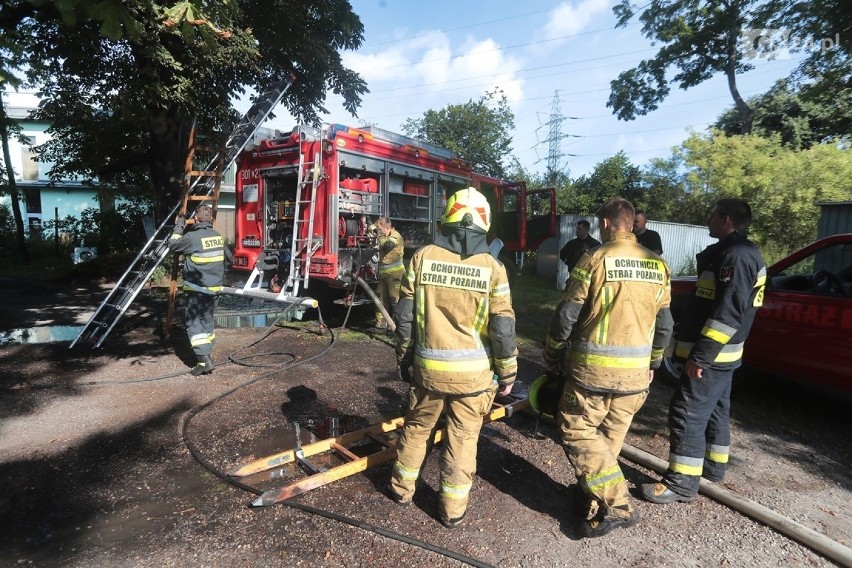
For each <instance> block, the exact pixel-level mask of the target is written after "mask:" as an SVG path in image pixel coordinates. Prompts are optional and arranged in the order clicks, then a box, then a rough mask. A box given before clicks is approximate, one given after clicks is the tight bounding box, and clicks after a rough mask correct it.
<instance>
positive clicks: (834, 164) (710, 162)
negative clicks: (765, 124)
mask: <svg viewBox="0 0 852 568" xmlns="http://www.w3.org/2000/svg"><path fill="white" fill-rule="evenodd" d="M680 151H681V152H682V153H683V165H684V170H685V176H684V180H685V184H686V191H687V194H688V197H687V199H688V201H690V202H691V205H690V209H691V210H694V211H696V212H698V211H703V212H704V216H705V217H706V215H707V213H709V211H710V209H711V208H712V206H713V203H714V202H715V201H716V200H717V199H720V198H723V197H739V198H742V199H745V200H746V201H747V202H749V203H750V204H751V206H752V208H753V213H754V223H753V225H752V228H751V230H750V234H751V236H752V238H753V239H754V240H755V241H756V242H757V243H758V245H759V246H760V248H761V251H762V252H763V254H764V257H765V258H766V259H767V260H768V261H770V262H771V261H772V260H774V259H778V258H781V257H782V256H783V255H784V254H786V253H789V252H791V251H792V250H795V249H797V248H800V247H802V246H804V245H806V244H808V243H809V242H811V241H812V240H813V239H814V238H815V237H816V230H817V224H818V221H819V206H818V203H819V202H821V201H839V200H842V199H847V198H848V196H849V195H852V150H850V149H849V148H844V147H841V146H838V145H834V144H820V145H817V146H813V147H812V148H810V149H808V150H804V151H801V152H795V151H793V150H791V149H789V148H786V147H784V146H783V145H782V144H781V141H780V137H779V136H778V135H774V136H772V137H769V138H764V137H760V136H756V135H738V136H725V135H724V133H722V132H720V131H713V132H711V133H708V134H695V133H694V134H692V135H691V136H690V137H689V138H688V139H687V140H686V141H684V142H683V144H682V147H681V150H680Z"/></svg>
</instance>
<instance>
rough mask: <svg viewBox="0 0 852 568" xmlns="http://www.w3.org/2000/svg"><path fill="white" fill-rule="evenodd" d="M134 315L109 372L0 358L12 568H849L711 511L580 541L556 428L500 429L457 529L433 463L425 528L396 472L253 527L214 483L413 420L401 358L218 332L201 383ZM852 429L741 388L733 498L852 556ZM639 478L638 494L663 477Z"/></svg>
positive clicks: (370, 345)
mask: <svg viewBox="0 0 852 568" xmlns="http://www.w3.org/2000/svg"><path fill="white" fill-rule="evenodd" d="M106 290H107V288H105V287H103V286H87V287H82V288H75V287H55V286H49V285H36V284H34V283H21V282H10V281H0V330H10V329H15V328H32V327H37V326H61V325H74V324H77V325H79V324H82V323H84V322H85V321H86V320H87V318H88V315H89V313H91V311H92V309H93V308H94V306H96V305H97V302H98V301H99V300H100V299H101V298H102V297H103V295H104V293H105V291H106ZM131 312H132V313H130V314H129V315H128V316H127V317H126V318H125V320H124V321H123V325H122V326H121V327H120V329H119V330H117V331H116V332H114V333H113V335H112V336H111V337H110V338H109V339H108V340H107V342H106V344H105V346H104V348H103V349H101V350H99V351H98V352H96V353H89V352H87V351H85V350H82V351H78V350H74V351H71V350H69V349H68V342H67V341H66V342H57V343H41V344H18V343H11V342H7V343H6V344H2V343H0V483H2V488H3V490H2V491H0V526H2V530H0V565H4V566H12V565H15V566H26V565H35V566H52V565H62V566H93V565H100V566H134V567H136V566H365V567H366V566H371V567H373V566H378V567H384V566H387V567H395V566H422V565H431V566H435V567H443V566H462V565H465V563H468V564H473V565H493V566H566V565H580V566H583V565H589V566H831V565H834V563H833V562H832V561H831V560H829V559H827V558H826V557H824V556H822V555H820V554H819V553H817V552H815V551H813V550H811V549H810V548H808V547H806V546H804V545H802V544H799V543H798V542H796V541H794V540H790V539H789V538H787V537H785V536H783V535H781V534H780V533H779V532H777V531H775V530H774V529H772V528H769V527H767V526H765V525H762V524H760V523H758V522H755V521H753V520H751V519H749V518H748V517H745V516H743V515H741V514H740V513H737V512H735V511H733V510H732V509H729V508H728V507H726V506H724V505H722V504H719V503H717V502H715V501H713V500H711V499H708V498H707V497H703V496H702V497H699V498H698V499H697V500H696V501H695V502H693V503H690V504H683V503H676V504H672V505H665V506H660V505H652V504H649V503H644V502H639V504H638V507H639V511H640V514H641V517H642V518H641V522H640V523H639V524H638V525H637V526H635V527H632V528H629V529H626V530H625V529H618V530H616V531H614V532H613V533H611V534H610V535H607V536H606V537H603V538H599V539H582V538H581V537H580V532H579V528H578V520H577V519H576V518H575V517H574V516H573V514H572V513H571V508H570V500H569V495H570V492H569V490H568V487H569V486H570V485H572V484H573V483H575V479H574V475H573V473H572V472H571V469H570V467H569V464H568V461H567V459H566V458H565V455H564V453H563V452H562V450H561V448H560V447H559V445H558V442H557V436H556V432H555V429H554V428H553V427H552V426H549V425H547V424H537V422H536V420H535V419H534V418H533V417H531V416H529V415H526V414H522V413H519V414H515V415H513V416H512V417H510V418H508V419H506V420H504V421H500V422H496V423H493V424H489V425H486V426H485V427H484V428H483V432H482V437H481V440H480V444H479V461H478V464H479V466H478V474H477V479H476V482H475V484H474V489H473V492H472V497H471V508H470V511H469V514H468V517H467V520H466V523H465V524H464V525H462V526H461V527H459V528H456V529H451V530H450V529H445V528H443V527H442V526H441V525H440V524H439V523H438V521H437V518H436V512H437V493H436V491H437V484H438V467H437V453H438V452H437V451H435V452H433V453H432V455H431V456H430V457H429V458H428V459H427V462H426V465H425V469H424V473H423V481H422V483H421V485H420V487H419V489H418V492H417V494H416V496H415V499H414V505H413V506H410V507H400V506H398V505H396V504H395V503H394V502H393V501H391V500H390V499H389V498H388V497H387V495H386V493H385V485H386V483H387V479H388V476H389V471H390V466H389V465H383V466H379V467H377V468H375V469H373V470H370V471H368V472H366V473H363V474H357V475H354V476H351V477H348V478H346V479H343V480H340V481H337V482H334V483H332V484H330V485H327V486H325V487H322V488H319V489H315V490H313V491H310V492H308V493H306V494H304V495H301V496H299V497H296V498H294V499H293V503H292V504H293V505H295V506H288V504H287V503H282V504H278V505H274V506H270V507H252V506H251V503H252V501H254V499H255V498H256V495H255V494H254V493H252V492H251V491H247V490H245V489H241V488H238V487H235V486H233V485H231V484H229V483H227V482H226V481H225V480H223V479H222V478H220V477H217V473H219V474H220V473H222V472H227V471H231V470H232V469H233V468H235V467H237V466H239V465H241V464H243V463H246V462H247V461H250V460H251V459H253V458H256V457H261V456H264V455H269V454H271V453H274V452H277V451H281V450H284V449H286V448H288V447H293V444H294V442H295V433H294V432H295V430H294V428H295V424H296V423H298V424H299V428H300V432H301V440H302V441H303V442H304V443H308V442H310V441H312V440H314V439H322V438H324V437H327V436H328V435H329V432H330V430H329V428H330V427H333V426H334V425H335V424H336V425H339V427H340V428H342V429H343V430H345V431H347V430H353V429H357V428H361V427H364V426H366V425H369V424H373V423H378V422H381V421H384V420H387V419H390V418H393V417H396V416H398V415H399V410H400V407H401V405H402V400H403V394H404V392H405V388H404V384H403V383H400V382H399V381H398V380H397V378H396V376H395V365H394V355H393V349H392V347H391V342H390V338H388V337H386V336H374V335H370V334H368V333H366V332H364V331H361V330H359V329H358V328H362V327H363V326H364V322H365V321H366V319H367V318H368V317H369V309H367V308H359V309H357V310H355V311H354V313H353V314H352V316H351V317H350V319H349V320H347V329H342V328H341V327H340V325H341V323H343V319H344V316H345V313H344V312H343V311H342V310H340V309H339V310H338V311H337V312H334V313H328V314H324V315H325V316H326V321H327V322H328V323H329V325H330V326H331V327H332V328H333V332H329V331H327V330H326V331H324V332H323V333H319V332H318V331H319V330H320V327H319V325H318V324H317V323H316V321H309V322H302V323H292V324H286V325H284V326H283V327H276V328H274V329H265V328H264V329H251V328H242V329H221V328H220V329H219V330H217V337H218V344H217V348H216V352H215V353H214V360H215V361H216V362H217V364H219V366H218V367H217V369H216V371H215V372H214V373H213V374H212V375H210V376H207V377H202V378H194V377H192V376H190V375H189V374H187V373H186V371H187V370H188V365H189V364H190V363H191V359H192V355H191V352H190V351H189V349H188V348H187V347H186V344H185V336H184V335H182V333H181V332H180V330H179V329H178V330H176V333H175V337H174V338H173V339H172V340H169V341H164V340H162V339H161V335H160V331H161V325H162V319H163V314H164V312H165V305H164V303H163V302H162V300H157V299H156V298H155V297H154V296H152V295H151V294H150V293H148V292H143V293H142V294H141V295H140V298H138V299H137V302H136V303H135V304H134V308H133V309H132V310H131ZM519 317H523V314H522V311H521V310H519ZM350 328H351V329H350ZM0 336H2V334H0ZM332 343H333V345H332ZM329 345H332V346H331V347H330V348H329ZM539 358H540V348H539V347H538V346H536V345H526V346H523V348H522V353H521V358H520V365H521V367H520V372H521V381H522V383H527V384H528V383H529V381H530V380H531V379H532V378H534V377H535V376H537V375H538V374H539V373H540V371H541V367H540V365H539ZM233 361H237V362H238V363H239V364H237V363H235V362H233ZM220 363H221V364H220ZM522 389H523V384H522V385H521V386H520V387H519V390H522ZM671 392H672V389H671V386H670V385H669V384H667V383H666V382H664V381H660V380H658V381H655V383H654V384H653V388H652V391H651V395H650V397H649V399H648V402H647V403H646V405H645V407H644V408H643V409H642V411H641V412H640V414H639V415H638V416H637V418H636V420H635V422H634V426H633V428H632V430H631V433H630V434H629V436H628V439H627V442H628V443H629V444H631V445H633V446H635V447H638V448H641V449H643V450H646V451H648V452H650V453H652V454H654V455H656V456H659V457H661V458H664V459H665V458H666V457H667V452H668V442H667V427H666V412H667V405H668V400H669V397H670V396H671ZM848 408H849V401H844V400H839V399H836V398H835V397H831V396H827V395H825V394H820V393H812V392H809V391H805V390H802V389H801V388H799V387H797V386H794V385H790V384H787V383H783V382H780V381H778V380H776V379H774V378H771V377H759V376H743V377H739V378H738V379H737V383H736V385H735V390H734V395H733V420H732V422H733V428H734V433H733V446H734V447H733V450H732V453H733V455H732V463H731V468H730V471H729V477H728V479H727V480H726V481H725V483H724V484H723V485H724V487H726V488H727V489H730V490H731V491H734V492H736V493H737V494H739V495H742V496H744V497H747V498H749V499H752V500H754V501H756V502H758V503H760V504H762V505H764V506H766V507H769V508H771V509H773V510H775V511H778V512H779V513H781V514H783V515H786V516H788V517H790V518H791V519H793V520H795V521H796V522H798V523H801V524H802V525H804V526H806V527H808V528H810V529H813V530H815V531H818V532H820V533H822V534H824V535H826V536H827V537H829V538H831V539H833V540H835V541H837V542H839V543H841V544H843V545H845V546H847V547H848V546H852V515H850V503H852V473H850V466H852V447H850V443H849V440H850V439H852V421H849V419H848ZM320 463H322V462H320ZM622 468H623V470H624V473H625V475H626V476H627V477H628V479H629V481H630V483H631V485H633V486H636V485H638V484H641V483H645V482H648V481H650V480H652V479H656V477H657V476H656V474H654V473H653V472H651V471H649V470H647V469H645V468H643V467H641V466H638V465H636V464H633V463H631V462H629V461H623V462H622ZM275 475H276V476H277V477H276V478H274V479H260V478H252V479H249V480H248V482H249V484H250V485H251V486H252V487H253V488H257V489H261V490H265V489H269V488H273V487H277V486H280V485H284V484H286V483H289V482H291V481H293V480H295V479H296V478H297V476H301V475H304V473H303V472H302V471H301V470H297V469H296V467H295V466H287V467H284V468H282V469H280V470H277V471H276V474H275ZM477 563H478V564H477Z"/></svg>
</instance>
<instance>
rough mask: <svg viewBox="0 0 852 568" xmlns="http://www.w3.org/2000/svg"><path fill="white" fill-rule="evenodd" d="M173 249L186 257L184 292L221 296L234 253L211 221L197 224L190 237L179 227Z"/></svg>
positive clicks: (170, 242)
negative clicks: (231, 255) (228, 261)
mask: <svg viewBox="0 0 852 568" xmlns="http://www.w3.org/2000/svg"><path fill="white" fill-rule="evenodd" d="M167 245H168V247H169V250H171V251H172V252H175V253H179V254H183V255H184V263H183V289H184V290H187V291H191V292H200V293H202V294H218V293H219V292H221V291H222V280H223V279H224V277H225V256H226V255H227V256H228V257H229V258H230V252H231V251H230V250H228V248H227V247H226V246H225V239H224V238H223V237H222V235H220V234H219V233H218V232H217V231H214V230H213V224H212V223H208V222H199V223H194V224H193V225H191V226H190V228H189V230H188V231H187V232H186V234H185V235H184V234H183V227H181V226H178V225H176V226H175V228H174V230H173V232H172V236H171V240H169V242H168V243H167Z"/></svg>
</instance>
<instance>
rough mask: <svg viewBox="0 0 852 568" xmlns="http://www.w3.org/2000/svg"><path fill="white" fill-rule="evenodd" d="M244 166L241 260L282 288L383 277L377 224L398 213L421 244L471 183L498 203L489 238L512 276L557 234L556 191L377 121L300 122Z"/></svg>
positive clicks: (248, 153) (251, 149)
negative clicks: (485, 168) (488, 169)
mask: <svg viewBox="0 0 852 568" xmlns="http://www.w3.org/2000/svg"><path fill="white" fill-rule="evenodd" d="M237 168H238V169H237V180H236V250H235V251H234V268H235V269H238V270H245V271H252V275H251V277H250V278H249V285H254V283H255V282H256V283H257V284H256V285H257V286H258V287H261V286H262V285H267V286H268V287H269V289H270V290H271V291H273V292H280V293H281V294H282V296H287V297H298V296H299V294H300V293H302V292H303V291H304V290H305V288H307V286H308V283H309V282H312V281H321V282H324V283H326V284H328V285H330V286H331V287H332V288H339V289H341V290H344V291H345V290H351V289H352V288H353V287H354V283H355V281H356V279H357V277H361V278H363V279H364V280H365V281H366V282H368V283H372V282H375V280H376V262H377V259H378V256H377V254H376V251H375V250H374V249H373V248H372V244H373V241H372V238H371V235H370V234H368V233H369V232H368V227H369V226H370V225H371V224H372V223H373V222H374V221H375V220H376V219H377V218H378V217H380V216H387V217H390V219H391V220H392V222H393V225H394V227H395V228H396V229H397V230H398V231H399V232H400V233H401V234H402V236H403V237H404V238H405V246H406V252H413V251H414V250H415V249H416V248H417V247H420V246H422V245H424V244H427V243H430V242H432V239H433V237H434V236H435V234H436V231H437V230H438V227H437V221H438V220H439V219H440V216H441V212H442V210H443V207H444V204H445V203H446V200H447V197H448V196H450V195H452V194H453V193H454V192H456V191H458V190H459V189H463V188H466V187H469V186H473V187H476V188H478V189H479V190H480V191H481V192H482V193H483V194H484V195H485V196H486V197H487V198H488V200H489V202H490V204H491V210H492V219H493V220H492V229H491V234H490V235H489V242H491V243H492V244H495V241H496V239H498V238H499V239H500V240H501V241H502V244H503V249H502V251H501V252H500V253H499V256H498V258H500V260H502V261H503V262H504V264H506V266H507V271H508V272H510V273H511V274H512V275H514V273H515V272H516V271H517V270H519V269H520V267H521V265H522V261H523V252H524V251H527V250H536V249H537V248H538V246H539V245H540V244H541V242H542V241H544V240H545V239H547V238H549V237H552V236H554V235H555V234H556V215H555V205H556V204H555V192H554V190H553V189H543V190H535V191H530V190H527V189H526V186H525V184H523V183H507V182H503V181H501V180H498V179H494V178H491V177H488V176H484V175H480V174H477V173H475V172H473V170H472V168H471V165H470V164H469V163H468V162H466V161H464V160H462V159H460V158H459V157H458V156H457V155H456V154H455V153H453V152H451V151H449V150H446V149H442V148H438V147H435V146H432V145H430V144H427V143H424V142H421V141H418V140H414V139H412V138H408V137H405V136H402V135H399V134H394V133H392V132H388V131H385V130H382V129H379V128H376V127H367V128H351V127H347V126H343V125H340V124H333V125H330V126H327V127H324V128H322V129H316V128H311V127H306V126H297V127H296V128H294V129H293V131H292V132H289V133H286V134H283V135H278V134H276V135H275V136H273V137H270V138H267V139H264V140H261V141H259V142H258V143H256V144H252V145H250V146H247V147H246V149H245V150H244V151H243V152H242V153H241V154H240V156H239V157H238V159H237ZM494 248H497V247H492V249H494ZM262 283H265V284H262ZM247 286H248V285H247Z"/></svg>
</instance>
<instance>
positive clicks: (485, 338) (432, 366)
mask: <svg viewBox="0 0 852 568" xmlns="http://www.w3.org/2000/svg"><path fill="white" fill-rule="evenodd" d="M394 319H395V321H396V323H397V335H398V338H400V339H401V343H400V349H401V351H402V352H403V353H404V352H406V351H409V352H412V353H413V364H414V366H415V368H416V369H415V379H416V380H419V382H420V383H421V386H423V388H425V389H427V390H431V391H436V392H443V393H448V394H471V393H476V392H481V391H484V390H485V389H487V388H489V387H490V385H491V383H492V380H493V375H494V374H496V375H497V376H498V379H499V382H500V383H501V384H503V385H506V384H510V383H512V382H514V380H515V377H516V375H517V368H518V361H517V355H518V350H517V347H516V345H515V312H514V311H513V310H512V300H511V295H510V292H509V280H508V277H507V276H506V269H505V268H503V265H502V264H500V263H499V262H498V261H497V260H496V259H494V257H492V256H491V255H490V254H485V253H482V254H475V255H472V256H467V257H465V258H462V256H461V255H460V254H458V253H455V252H453V251H450V250H447V249H445V248H442V247H439V246H436V245H427V246H425V247H423V248H421V249H419V250H418V251H417V252H416V253H414V256H413V257H412V259H411V263H410V265H409V269H408V271H407V272H406V273H405V276H404V277H403V279H402V284H401V287H400V301H399V303H398V304H397V308H396V314H395V318H394ZM418 378H419V379H418Z"/></svg>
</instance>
